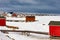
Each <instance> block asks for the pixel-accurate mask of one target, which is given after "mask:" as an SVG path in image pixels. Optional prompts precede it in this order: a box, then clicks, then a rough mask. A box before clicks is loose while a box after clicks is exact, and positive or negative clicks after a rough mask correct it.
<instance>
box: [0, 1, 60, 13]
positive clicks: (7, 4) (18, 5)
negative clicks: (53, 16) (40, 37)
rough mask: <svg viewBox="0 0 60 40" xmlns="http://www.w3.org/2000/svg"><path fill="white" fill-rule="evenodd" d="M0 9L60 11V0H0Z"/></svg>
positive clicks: (40, 11) (42, 11)
mask: <svg viewBox="0 0 60 40" xmlns="http://www.w3.org/2000/svg"><path fill="white" fill-rule="evenodd" d="M0 10H1V11H7V12H11V11H13V12H35V13H36V12H37V13H48V12H49V13H60V0H0Z"/></svg>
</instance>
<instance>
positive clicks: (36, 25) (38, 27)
mask: <svg viewBox="0 0 60 40" xmlns="http://www.w3.org/2000/svg"><path fill="white" fill-rule="evenodd" d="M6 20H25V18H8V17H7V19H6ZM36 20H38V21H35V22H8V21H7V22H6V25H11V26H17V27H19V29H20V30H31V31H42V32H49V25H48V24H49V22H50V21H60V16H36ZM43 24H45V25H43Z"/></svg>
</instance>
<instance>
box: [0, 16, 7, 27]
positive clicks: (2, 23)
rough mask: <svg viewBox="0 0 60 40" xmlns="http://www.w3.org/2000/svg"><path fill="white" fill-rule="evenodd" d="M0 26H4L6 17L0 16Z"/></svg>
mask: <svg viewBox="0 0 60 40" xmlns="http://www.w3.org/2000/svg"><path fill="white" fill-rule="evenodd" d="M0 26H6V18H2V17H0Z"/></svg>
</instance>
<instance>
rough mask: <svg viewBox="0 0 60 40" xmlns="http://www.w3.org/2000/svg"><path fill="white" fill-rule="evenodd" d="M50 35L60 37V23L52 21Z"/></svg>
mask: <svg viewBox="0 0 60 40" xmlns="http://www.w3.org/2000/svg"><path fill="white" fill-rule="evenodd" d="M49 33H50V36H59V37H60V21H50V23H49Z"/></svg>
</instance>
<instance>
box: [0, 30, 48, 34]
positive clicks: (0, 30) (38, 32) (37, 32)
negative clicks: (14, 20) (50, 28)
mask: <svg viewBox="0 0 60 40" xmlns="http://www.w3.org/2000/svg"><path fill="white" fill-rule="evenodd" d="M0 31H1V32H23V33H25V32H27V33H36V34H45V35H49V33H48V32H38V31H28V30H0Z"/></svg>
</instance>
